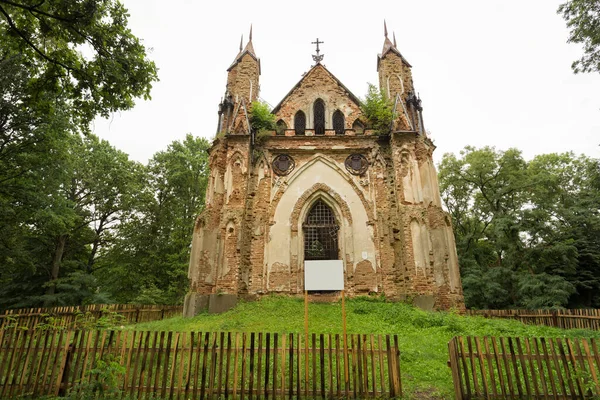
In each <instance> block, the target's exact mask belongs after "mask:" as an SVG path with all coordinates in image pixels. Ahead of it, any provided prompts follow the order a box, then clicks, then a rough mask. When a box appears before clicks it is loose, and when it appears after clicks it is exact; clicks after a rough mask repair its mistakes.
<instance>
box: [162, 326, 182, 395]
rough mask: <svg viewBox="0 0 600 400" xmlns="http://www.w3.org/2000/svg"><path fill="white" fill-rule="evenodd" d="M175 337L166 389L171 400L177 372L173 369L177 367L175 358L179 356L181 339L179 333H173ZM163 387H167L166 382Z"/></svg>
mask: <svg viewBox="0 0 600 400" xmlns="http://www.w3.org/2000/svg"><path fill="white" fill-rule="evenodd" d="M174 336H175V337H174V338H173V347H172V351H171V354H173V357H172V359H171V360H170V361H171V374H170V378H169V381H168V388H169V399H172V398H173V395H174V393H173V392H174V390H175V373H176V372H177V368H176V367H175V366H176V365H177V356H178V355H179V338H180V337H181V334H180V333H179V332H175V335H174ZM164 384H165V385H167V382H166V381H165V382H164Z"/></svg>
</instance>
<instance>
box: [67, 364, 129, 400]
mask: <svg viewBox="0 0 600 400" xmlns="http://www.w3.org/2000/svg"><path fill="white" fill-rule="evenodd" d="M125 371H126V369H125V367H124V366H123V365H121V364H120V363H119V361H118V360H116V359H114V357H112V356H106V357H105V358H104V359H100V358H96V364H95V366H94V368H93V369H91V370H90V371H88V372H87V374H88V375H89V376H91V377H92V378H91V379H89V380H86V381H85V382H82V383H78V384H76V385H75V386H74V387H73V388H72V389H71V390H70V391H69V393H68V394H67V396H66V397H65V399H67V400H87V399H96V398H99V399H120V398H122V395H123V393H122V390H121V389H120V388H119V382H120V381H121V380H122V376H123V375H124V374H125Z"/></svg>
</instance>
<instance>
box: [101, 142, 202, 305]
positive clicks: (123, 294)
mask: <svg viewBox="0 0 600 400" xmlns="http://www.w3.org/2000/svg"><path fill="white" fill-rule="evenodd" d="M209 147H210V145H209V143H208V141H207V140H206V139H204V138H195V137H193V136H192V135H191V134H188V135H186V137H185V139H184V140H183V141H174V142H173V143H171V144H170V145H169V146H168V148H167V150H166V151H161V152H158V153H156V154H155V155H154V157H153V158H152V159H151V160H150V162H149V165H148V166H147V168H146V169H145V175H144V178H143V180H144V182H143V184H142V185H141V189H140V191H139V192H138V193H137V195H136V198H135V200H134V202H133V204H132V211H131V213H130V214H129V215H128V217H127V219H126V220H124V221H122V222H121V224H120V226H119V234H118V237H116V238H115V243H114V246H113V247H112V248H111V251H110V253H107V254H105V255H104V257H103V258H102V259H101V260H99V264H100V265H99V268H102V273H101V274H99V275H98V279H100V280H101V281H102V283H103V285H105V286H106V287H107V289H108V290H109V291H110V292H111V293H114V295H115V300H117V301H118V302H120V303H127V302H132V301H135V302H136V303H141V304H156V303H162V304H174V303H181V302H182V300H183V297H184V295H185V293H186V292H187V289H188V280H187V268H188V263H189V248H190V241H191V238H192V233H193V228H194V221H195V219H196V216H197V215H198V214H199V213H200V212H201V211H202V209H203V208H204V199H205V192H206V186H207V176H208V153H207V149H208V148H209Z"/></svg>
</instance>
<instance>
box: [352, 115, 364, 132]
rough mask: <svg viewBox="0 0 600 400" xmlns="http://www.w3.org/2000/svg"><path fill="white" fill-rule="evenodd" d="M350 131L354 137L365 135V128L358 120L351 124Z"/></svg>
mask: <svg viewBox="0 0 600 400" xmlns="http://www.w3.org/2000/svg"><path fill="white" fill-rule="evenodd" d="M352 129H354V133H355V134H356V135H362V134H364V133H365V126H364V125H363V124H362V122H360V121H359V120H358V119H357V120H356V121H354V123H353V124H352Z"/></svg>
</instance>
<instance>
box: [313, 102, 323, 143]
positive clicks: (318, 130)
mask: <svg viewBox="0 0 600 400" xmlns="http://www.w3.org/2000/svg"><path fill="white" fill-rule="evenodd" d="M313 115H314V118H315V135H324V134H325V102H323V100H321V99H317V101H315V104H314V106H313Z"/></svg>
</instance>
